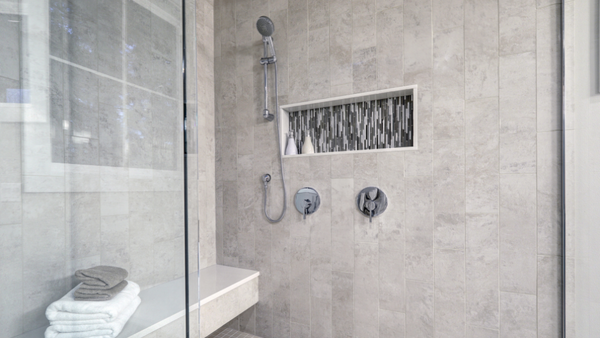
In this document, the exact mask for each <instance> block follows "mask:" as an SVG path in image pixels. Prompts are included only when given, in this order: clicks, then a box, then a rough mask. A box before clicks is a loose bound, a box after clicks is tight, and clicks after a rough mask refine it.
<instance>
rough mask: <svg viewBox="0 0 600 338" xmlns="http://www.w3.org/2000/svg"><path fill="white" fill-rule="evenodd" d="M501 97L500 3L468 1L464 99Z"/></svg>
mask: <svg viewBox="0 0 600 338" xmlns="http://www.w3.org/2000/svg"><path fill="white" fill-rule="evenodd" d="M497 95H498V0H493V1H477V0H466V1H465V99H467V100H470V99H476V98H482V97H492V96H497Z"/></svg>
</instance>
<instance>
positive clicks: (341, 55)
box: [329, 0, 352, 96]
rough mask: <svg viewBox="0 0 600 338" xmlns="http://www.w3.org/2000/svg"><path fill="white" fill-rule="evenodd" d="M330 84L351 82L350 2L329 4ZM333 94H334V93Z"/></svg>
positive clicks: (341, 1) (338, 0)
mask: <svg viewBox="0 0 600 338" xmlns="http://www.w3.org/2000/svg"><path fill="white" fill-rule="evenodd" d="M329 10H330V20H331V21H330V24H329V31H330V37H329V44H330V49H329V50H330V56H329V63H330V72H331V85H332V86H333V85H341V84H346V83H351V82H352V2H351V1H346V0H331V1H330V5H329ZM334 96H335V95H334Z"/></svg>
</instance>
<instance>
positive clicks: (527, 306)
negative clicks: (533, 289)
mask: <svg viewBox="0 0 600 338" xmlns="http://www.w3.org/2000/svg"><path fill="white" fill-rule="evenodd" d="M536 325H537V322H536V296H535V295H526V294H520V293H510V292H500V337H524V338H525V337H536V336H537V333H536Z"/></svg>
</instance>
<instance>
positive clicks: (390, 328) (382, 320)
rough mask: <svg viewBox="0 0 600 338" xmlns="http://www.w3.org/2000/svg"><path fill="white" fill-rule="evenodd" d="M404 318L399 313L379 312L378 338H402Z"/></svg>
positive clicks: (402, 314)
mask: <svg viewBox="0 0 600 338" xmlns="http://www.w3.org/2000/svg"><path fill="white" fill-rule="evenodd" d="M404 317H405V314H404V313H401V312H393V311H387V310H380V311H379V338H404Z"/></svg>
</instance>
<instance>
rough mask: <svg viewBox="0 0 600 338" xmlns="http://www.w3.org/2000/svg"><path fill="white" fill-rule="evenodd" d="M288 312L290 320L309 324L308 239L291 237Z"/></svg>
mask: <svg viewBox="0 0 600 338" xmlns="http://www.w3.org/2000/svg"><path fill="white" fill-rule="evenodd" d="M291 250H292V276H291V281H290V283H291V284H290V291H291V301H290V313H291V320H292V322H295V323H298V324H306V325H310V239H309V238H308V237H292V248H291Z"/></svg>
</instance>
